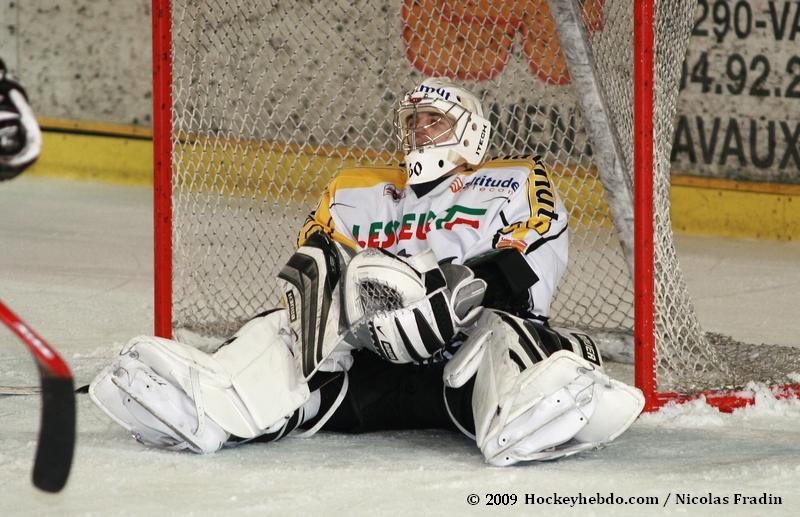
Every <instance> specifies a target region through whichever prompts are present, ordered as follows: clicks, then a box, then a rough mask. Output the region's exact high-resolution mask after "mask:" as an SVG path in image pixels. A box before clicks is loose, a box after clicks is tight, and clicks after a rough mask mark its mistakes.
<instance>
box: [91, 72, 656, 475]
mask: <svg viewBox="0 0 800 517" xmlns="http://www.w3.org/2000/svg"><path fill="white" fill-rule="evenodd" d="M394 115H395V126H396V131H397V135H398V138H399V139H400V144H401V145H402V148H403V150H404V152H405V165H404V166H402V167H389V166H387V167H367V168H353V169H347V170H344V171H342V172H341V174H340V175H339V176H338V177H336V178H335V179H334V180H333V182H332V183H331V184H330V185H329V186H328V188H327V190H326V191H325V193H324V194H323V196H322V199H321V200H320V202H319V205H318V206H317V209H316V210H315V211H314V212H313V213H312V214H311V215H310V216H309V219H308V221H307V222H306V224H305V225H304V227H303V228H302V229H301V231H300V236H299V241H298V247H297V250H296V252H295V253H294V255H292V256H291V258H290V259H289V261H288V262H287V263H286V265H285V266H284V267H283V269H282V270H281V273H280V274H279V277H278V279H276V281H277V282H278V283H279V284H280V286H281V287H282V289H283V293H284V303H283V307H281V308H274V309H270V310H266V311H265V312H263V313H261V314H258V315H256V316H255V317H254V318H253V319H252V320H250V321H249V322H248V323H247V324H245V325H244V326H243V327H242V328H241V329H240V330H239V331H238V332H237V333H236V334H235V335H233V336H232V337H230V338H229V339H228V340H227V341H225V342H224V343H223V344H222V345H221V346H220V347H219V348H218V349H217V350H216V351H215V352H213V353H211V354H208V353H205V352H202V351H199V350H197V349H195V348H192V347H189V346H187V345H184V344H181V343H178V342H175V341H171V340H167V339H161V338H157V337H137V338H135V339H133V340H131V341H130V342H129V343H128V344H127V345H125V346H124V347H123V348H122V350H121V352H120V354H119V356H118V357H117V358H116V359H115V360H114V362H113V364H111V365H110V366H109V367H108V368H106V369H105V370H103V371H102V372H101V373H100V374H99V375H98V377H97V378H96V379H95V380H94V381H93V382H92V384H91V387H90V395H91V397H92V400H93V401H94V402H95V403H96V404H97V405H98V406H99V407H100V408H102V409H103V410H104V411H105V412H106V413H107V414H108V415H109V416H110V417H111V418H112V419H114V420H115V421H116V422H118V423H119V424H120V425H122V426H123V427H125V428H126V429H127V430H129V431H130V432H131V433H132V434H133V436H134V438H136V439H137V440H138V441H140V442H141V443H143V444H145V445H149V446H155V447H162V448H168V449H188V450H190V451H193V452H197V453H210V452H214V451H217V450H219V449H220V448H222V447H226V446H234V445H238V444H242V443H244V442H250V441H272V440H277V439H280V438H282V437H285V436H287V435H289V434H290V433H292V432H293V431H296V430H298V431H297V432H298V433H299V432H303V433H304V434H306V435H310V434H313V433H314V432H316V431H318V430H320V429H325V430H330V431H339V432H350V433H361V432H368V431H377V430H393V429H419V428H448V429H453V430H458V431H460V432H462V433H464V434H465V435H467V436H469V437H471V438H472V439H474V440H475V442H476V444H477V446H478V448H479V449H480V451H481V452H482V453H483V456H484V458H485V460H486V461H487V462H488V463H490V464H492V465H499V466H502V465H510V464H514V463H518V462H523V461H534V460H552V459H556V458H561V457H564V456H569V455H572V454H575V453H577V452H580V451H583V450H587V449H592V448H597V447H601V446H604V445H606V444H608V443H609V442H611V441H612V440H614V439H615V438H616V437H617V436H619V435H620V434H621V433H622V432H623V431H625V430H626V429H627V428H628V427H629V426H630V425H631V423H632V422H633V421H634V420H635V419H636V417H637V416H638V414H639V413H640V411H641V410H642V407H643V404H644V399H643V397H642V395H641V393H640V392H639V390H637V389H636V388H633V387H631V386H628V385H626V384H623V383H621V382H618V381H616V380H613V379H610V378H609V377H608V376H607V375H606V374H605V373H604V371H603V368H602V363H601V356H600V353H599V351H598V349H597V347H596V346H595V343H594V342H593V340H592V338H591V337H590V336H588V335H586V334H583V333H581V332H577V331H574V330H569V329H562V328H553V327H551V326H550V325H549V324H548V316H549V310H550V301H551V299H552V297H553V293H554V291H555V289H556V287H557V285H558V282H559V279H560V277H561V275H562V273H563V272H564V269H565V267H566V264H567V252H568V231H567V226H568V225H567V213H566V211H565V209H564V206H563V204H562V202H561V201H560V199H559V196H558V194H557V193H556V190H555V188H554V185H553V183H552V181H551V178H550V175H549V173H548V171H547V168H546V167H545V165H544V164H543V163H542V161H541V160H539V159H538V158H512V159H491V160H487V159H486V157H485V155H486V150H487V148H488V147H489V141H490V138H491V135H492V128H491V124H490V123H489V121H488V120H487V119H486V118H485V117H484V115H483V110H482V108H481V106H480V102H479V100H478V99H477V97H476V96H475V95H473V94H472V93H470V92H469V91H467V90H465V89H464V88H462V87H460V86H458V85H456V84H453V83H451V82H449V81H445V80H442V79H427V80H425V81H424V82H423V83H422V84H421V85H419V86H418V87H417V88H415V89H414V90H413V91H411V92H409V93H407V94H406V95H405V96H404V97H403V99H402V100H401V102H400V103H399V105H398V107H397V109H396V112H395V114H394Z"/></svg>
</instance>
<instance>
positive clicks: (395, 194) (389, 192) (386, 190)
mask: <svg viewBox="0 0 800 517" xmlns="http://www.w3.org/2000/svg"><path fill="white" fill-rule="evenodd" d="M383 195H384V196H390V197H391V198H392V201H400V200H401V199H403V197H405V195H406V193H405V192H403V191H401V190H398V189H397V187H395V186H394V185H386V186H385V187H383Z"/></svg>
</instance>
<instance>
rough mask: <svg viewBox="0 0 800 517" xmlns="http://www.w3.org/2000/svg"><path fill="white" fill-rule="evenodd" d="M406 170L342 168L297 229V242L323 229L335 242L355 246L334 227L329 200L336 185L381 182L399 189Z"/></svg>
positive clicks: (336, 188)
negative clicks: (314, 208)
mask: <svg viewBox="0 0 800 517" xmlns="http://www.w3.org/2000/svg"><path fill="white" fill-rule="evenodd" d="M406 178H407V177H406V172H405V171H404V170H403V169H400V168H398V167H354V168H350V169H343V170H342V171H341V172H340V173H339V174H338V175H337V176H336V177H335V178H334V179H333V181H332V182H331V183H330V185H328V188H327V189H326V190H325V192H323V193H322V198H321V199H320V202H319V205H317V209H316V210H315V211H314V213H313V214H312V215H311V216H309V218H308V220H307V221H306V223H305V224H304V225H303V227H302V228H301V229H300V233H299V235H298V237H297V246H298V247H299V246H302V245H303V243H304V242H305V241H306V239H308V237H309V236H310V235H312V234H313V233H316V232H324V233H325V234H326V235H328V236H330V237H331V238H332V239H333V240H335V241H336V242H339V243H341V244H344V245H345V246H347V247H349V248H352V249H354V250H356V249H358V247H357V245H356V243H355V242H354V241H352V240H350V239H348V238H347V237H345V236H344V235H343V234H342V233H341V232H339V231H338V230H336V225H335V223H334V221H333V217H332V216H331V211H330V205H331V200H332V199H334V198H335V196H336V191H337V190H339V189H343V190H344V189H352V188H371V187H374V186H376V185H380V184H381V183H392V184H394V185H395V187H397V189H398V190H402V189H403V188H405V183H406Z"/></svg>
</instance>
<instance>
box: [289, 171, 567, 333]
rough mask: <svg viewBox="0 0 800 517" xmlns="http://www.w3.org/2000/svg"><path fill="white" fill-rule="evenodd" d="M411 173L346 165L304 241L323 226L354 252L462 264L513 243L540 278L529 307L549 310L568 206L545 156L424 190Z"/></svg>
mask: <svg viewBox="0 0 800 517" xmlns="http://www.w3.org/2000/svg"><path fill="white" fill-rule="evenodd" d="M406 179H407V176H406V172H405V171H404V170H403V169H401V168H400V167H358V168H352V169H345V170H343V171H342V172H341V173H340V174H339V175H338V176H337V177H336V178H335V179H334V180H333V181H332V182H331V184H330V185H329V186H328V188H327V190H326V191H325V193H324V194H323V195H322V199H321V200H320V203H319V205H318V207H317V209H316V211H315V212H314V213H312V214H311V216H310V217H309V220H308V221H307V222H306V224H305V225H304V226H303V229H302V230H301V232H300V237H299V242H298V243H299V244H302V243H303V242H304V241H305V239H306V238H307V237H308V236H309V235H311V234H312V233H314V232H317V231H323V232H325V233H326V234H328V235H330V236H331V237H332V238H333V239H334V240H336V241H337V242H340V243H342V244H344V245H347V246H349V247H350V248H352V249H354V250H356V251H360V250H362V249H364V248H367V247H380V248H384V249H386V250H387V251H390V252H391V253H394V254H396V255H398V256H404V257H409V256H413V255H415V254H417V253H419V252H421V251H424V250H426V249H431V250H433V252H434V254H435V255H436V257H437V259H438V260H440V261H441V260H445V259H452V261H453V262H454V263H457V264H461V263H464V262H466V261H468V260H469V259H471V258H473V257H476V256H478V255H480V254H482V253H485V252H487V251H490V250H492V249H501V248H514V249H516V250H518V251H519V252H520V253H522V254H523V255H524V256H525V259H526V262H527V263H528V264H529V265H530V267H531V268H532V269H533V271H534V273H535V274H536V276H537V277H538V278H539V280H538V281H537V282H536V283H535V284H534V285H533V286H532V287H531V289H530V295H531V296H530V298H529V305H530V307H531V312H533V313H534V314H536V315H539V316H545V317H547V316H549V314H548V313H549V307H550V301H551V299H552V296H553V293H554V291H555V288H556V285H557V284H558V281H559V279H560V278H561V275H562V273H563V272H564V269H565V268H566V264H567V248H568V246H567V212H566V210H565V209H564V205H563V203H562V202H561V200H560V199H559V197H558V194H557V193H556V190H555V188H554V185H553V182H552V179H551V177H550V175H549V173H548V171H547V169H546V168H545V166H544V164H543V163H542V162H541V160H539V159H538V158H510V159H502V158H501V159H495V160H491V161H489V162H487V163H485V164H483V165H481V166H480V167H477V168H476V169H474V170H468V171H464V172H461V173H459V174H456V175H454V176H450V177H447V178H445V179H444V181H442V182H441V183H440V184H439V185H437V186H436V187H434V188H433V190H431V191H430V192H427V193H426V194H424V195H422V196H417V194H416V193H415V192H414V190H412V189H411V188H410V187H407V186H406Z"/></svg>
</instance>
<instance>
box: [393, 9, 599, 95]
mask: <svg viewBox="0 0 800 517" xmlns="http://www.w3.org/2000/svg"><path fill="white" fill-rule="evenodd" d="M603 2H604V0H585V2H584V4H583V19H584V22H585V23H586V27H587V29H588V30H589V32H595V31H600V30H602V29H603ZM402 20H403V43H404V44H405V47H406V56H407V57H408V60H409V61H410V62H411V64H412V65H413V66H414V68H416V69H417V70H419V71H420V72H422V73H423V74H425V75H427V76H444V77H450V78H459V79H465V80H473V81H485V80H488V79H492V78H494V77H496V76H497V75H498V74H499V73H500V72H502V71H503V68H505V65H506V63H507V62H508V58H509V57H510V55H511V51H512V45H513V43H514V41H515V39H516V38H517V35H519V37H520V39H521V50H522V54H523V55H524V56H525V57H526V58H527V59H528V66H529V67H530V69H531V72H533V73H534V74H535V75H536V76H537V77H539V79H541V80H542V81H544V82H546V83H549V84H567V83H569V71H568V70H567V66H566V63H565V62H564V54H563V52H562V50H561V47H560V46H559V44H558V35H557V34H556V29H555V23H554V22H553V18H552V15H551V14H550V7H549V6H548V4H547V2H546V1H545V0H521V1H518V2H508V1H507V0H466V1H465V0H403V8H402Z"/></svg>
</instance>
